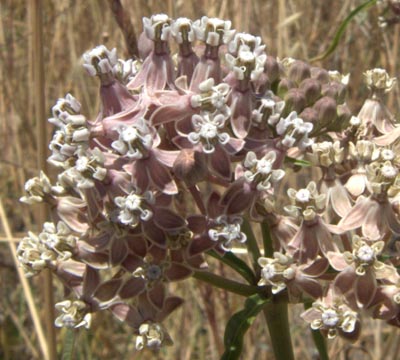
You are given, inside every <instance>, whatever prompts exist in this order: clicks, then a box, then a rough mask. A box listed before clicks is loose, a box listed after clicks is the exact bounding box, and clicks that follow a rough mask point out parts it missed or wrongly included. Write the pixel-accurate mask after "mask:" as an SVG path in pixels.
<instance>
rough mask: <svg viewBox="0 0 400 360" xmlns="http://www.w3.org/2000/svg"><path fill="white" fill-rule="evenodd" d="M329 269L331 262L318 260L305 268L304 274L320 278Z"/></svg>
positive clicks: (323, 259)
mask: <svg viewBox="0 0 400 360" xmlns="http://www.w3.org/2000/svg"><path fill="white" fill-rule="evenodd" d="M328 267H329V262H328V260H327V259H325V258H318V259H316V260H315V261H313V262H312V263H311V264H309V265H307V266H305V267H304V269H303V270H302V272H303V273H304V274H306V275H307V276H310V277H318V276H320V275H322V274H324V273H325V271H326V270H327V269H328Z"/></svg>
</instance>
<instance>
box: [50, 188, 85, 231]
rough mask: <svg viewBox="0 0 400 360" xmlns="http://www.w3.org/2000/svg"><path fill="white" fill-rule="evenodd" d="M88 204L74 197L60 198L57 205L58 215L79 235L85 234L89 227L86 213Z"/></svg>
mask: <svg viewBox="0 0 400 360" xmlns="http://www.w3.org/2000/svg"><path fill="white" fill-rule="evenodd" d="M85 207H86V203H85V201H84V200H82V199H78V198H74V197H72V196H65V197H62V198H59V200H58V203H57V214H58V216H59V217H60V219H61V220H62V221H64V222H65V223H66V224H67V225H68V227H69V228H70V229H71V230H73V231H75V232H78V233H84V232H85V231H86V230H87V229H88V228H89V225H88V223H87V218H86V215H85V213H84V210H83V209H84V208H85Z"/></svg>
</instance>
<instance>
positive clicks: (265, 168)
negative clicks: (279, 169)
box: [257, 159, 272, 175]
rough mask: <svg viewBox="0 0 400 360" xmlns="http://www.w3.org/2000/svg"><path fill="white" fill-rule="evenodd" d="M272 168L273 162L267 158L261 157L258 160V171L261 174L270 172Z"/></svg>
mask: <svg viewBox="0 0 400 360" xmlns="http://www.w3.org/2000/svg"><path fill="white" fill-rule="evenodd" d="M271 170H272V166H271V162H270V161H268V160H266V159H261V160H259V161H258V162H257V171H258V172H259V173H261V174H264V175H266V174H269V173H270V172H271Z"/></svg>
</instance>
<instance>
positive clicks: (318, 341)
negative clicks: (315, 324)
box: [304, 302, 329, 360]
mask: <svg viewBox="0 0 400 360" xmlns="http://www.w3.org/2000/svg"><path fill="white" fill-rule="evenodd" d="M311 305H312V303H311V302H305V303H304V309H306V310H307V309H309V308H310V307H311ZM311 335H312V337H313V340H314V344H315V347H316V348H317V350H318V353H319V358H320V359H321V360H329V355H328V350H327V348H326V341H325V338H324V337H323V336H322V334H321V332H320V331H319V330H311Z"/></svg>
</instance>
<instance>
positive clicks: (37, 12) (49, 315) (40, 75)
mask: <svg viewBox="0 0 400 360" xmlns="http://www.w3.org/2000/svg"><path fill="white" fill-rule="evenodd" d="M29 5H30V16H31V26H32V38H31V41H32V51H33V74H34V94H35V95H36V101H35V103H34V106H35V115H36V131H37V133H36V136H37V164H38V168H39V169H43V170H46V164H47V162H46V157H47V156H46V151H47V128H46V111H45V92H44V81H45V80H44V63H43V28H42V26H43V19H42V6H43V2H41V1H40V0H32V1H30V2H29ZM39 212H40V215H39V221H40V222H41V223H44V222H45V221H46V218H47V214H46V213H47V209H46V208H45V207H40V208H39ZM42 277H43V293H44V294H43V295H44V305H45V309H46V311H45V324H46V328H47V346H48V349H47V350H48V351H47V354H48V357H49V359H51V360H53V359H56V358H57V350H56V333H55V330H54V299H53V286H52V274H51V272H50V270H45V271H43V275H42Z"/></svg>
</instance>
